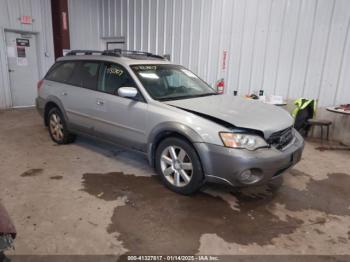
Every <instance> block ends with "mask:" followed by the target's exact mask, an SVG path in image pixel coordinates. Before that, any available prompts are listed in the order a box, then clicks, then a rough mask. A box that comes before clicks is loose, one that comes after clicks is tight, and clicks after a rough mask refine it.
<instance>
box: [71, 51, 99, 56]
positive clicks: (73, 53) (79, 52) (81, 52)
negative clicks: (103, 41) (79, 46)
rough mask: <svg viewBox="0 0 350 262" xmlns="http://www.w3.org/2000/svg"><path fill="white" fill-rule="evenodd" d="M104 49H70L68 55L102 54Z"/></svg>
mask: <svg viewBox="0 0 350 262" xmlns="http://www.w3.org/2000/svg"><path fill="white" fill-rule="evenodd" d="M102 53H103V51H97V50H72V51H69V52H68V53H67V54H66V56H71V55H79V54H80V55H93V54H102Z"/></svg>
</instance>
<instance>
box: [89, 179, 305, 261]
mask: <svg viewBox="0 0 350 262" xmlns="http://www.w3.org/2000/svg"><path fill="white" fill-rule="evenodd" d="M83 186H84V189H83V190H84V191H86V192H88V193H89V194H91V195H94V196H98V195H100V198H101V199H104V200H106V201H111V200H116V199H117V198H118V197H122V196H126V197H127V199H128V201H127V202H126V205H125V206H120V207H117V208H116V209H115V210H114V214H113V216H112V218H111V224H110V225H109V227H108V228H107V231H108V232H109V233H113V232H118V233H120V236H119V237H118V239H119V240H122V241H123V243H124V245H125V247H126V248H127V249H129V250H130V253H135V252H136V253H139V254H159V253H162V254H177V253H179V252H180V253H181V254H193V253H196V252H197V250H198V248H199V245H200V243H199V240H200V237H201V235H202V234H205V233H216V234H217V235H218V236H219V237H221V238H223V239H225V240H226V241H228V242H236V243H239V244H250V243H258V244H260V245H263V244H269V243H271V240H272V239H273V238H274V237H278V236H279V235H281V234H290V233H292V232H294V231H295V230H296V228H298V227H299V226H300V224H301V223H302V221H300V220H298V219H295V218H292V217H287V219H286V220H285V221H282V220H280V219H279V218H278V217H277V216H275V215H274V214H272V213H271V212H270V211H269V210H268V206H269V203H271V201H273V199H274V194H270V195H269V196H267V197H261V198H260V199H254V200H252V199H246V200H242V201H241V202H240V203H239V208H240V211H235V210H233V209H231V208H230V206H229V204H228V203H227V202H226V201H224V200H222V199H221V198H219V197H213V196H211V195H208V194H206V193H202V192H201V193H198V194H196V195H194V196H190V197H189V196H182V195H179V194H175V193H173V192H171V191H169V190H168V189H166V188H165V187H164V186H163V185H162V184H161V183H160V181H159V179H158V178H157V177H136V176H134V175H124V174H123V173H107V174H84V176H83ZM269 190H271V192H272V191H273V190H274V189H273V188H270V189H269ZM101 192H103V195H101Z"/></svg>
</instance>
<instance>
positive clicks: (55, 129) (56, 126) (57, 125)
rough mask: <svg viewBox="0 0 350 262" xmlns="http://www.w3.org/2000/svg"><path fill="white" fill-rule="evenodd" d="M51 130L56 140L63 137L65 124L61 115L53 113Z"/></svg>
mask: <svg viewBox="0 0 350 262" xmlns="http://www.w3.org/2000/svg"><path fill="white" fill-rule="evenodd" d="M50 131H51V134H52V136H53V138H54V139H55V140H56V141H60V140H62V139H63V136H64V135H63V124H62V120H61V118H60V116H59V115H58V114H56V113H53V114H52V115H51V117H50Z"/></svg>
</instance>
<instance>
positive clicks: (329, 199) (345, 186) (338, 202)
mask: <svg viewBox="0 0 350 262" xmlns="http://www.w3.org/2000/svg"><path fill="white" fill-rule="evenodd" d="M294 172H298V173H299V175H305V176H308V177H310V175H309V174H306V173H303V172H301V171H297V170H294ZM349 185H350V175H349V174H345V173H330V174H328V175H327V178H326V179H323V180H314V179H313V178H312V177H311V178H310V181H309V182H308V184H307V186H306V189H305V190H302V191H301V190H297V189H294V188H290V187H288V186H283V187H281V188H280V190H279V192H278V197H277V199H276V201H278V202H280V203H283V204H285V205H286V208H287V209H289V210H292V211H299V210H305V209H315V210H318V211H321V212H325V213H327V214H331V215H340V216H349V215H350V209H349V208H348V207H349V199H350V190H349Z"/></svg>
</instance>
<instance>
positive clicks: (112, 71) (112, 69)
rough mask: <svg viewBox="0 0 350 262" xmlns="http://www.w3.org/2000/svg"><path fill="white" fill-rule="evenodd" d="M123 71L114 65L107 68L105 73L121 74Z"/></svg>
mask: <svg viewBox="0 0 350 262" xmlns="http://www.w3.org/2000/svg"><path fill="white" fill-rule="evenodd" d="M123 73H124V72H123V70H120V69H118V68H115V67H110V68H107V74H112V75H117V76H121V75H122V74H123Z"/></svg>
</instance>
